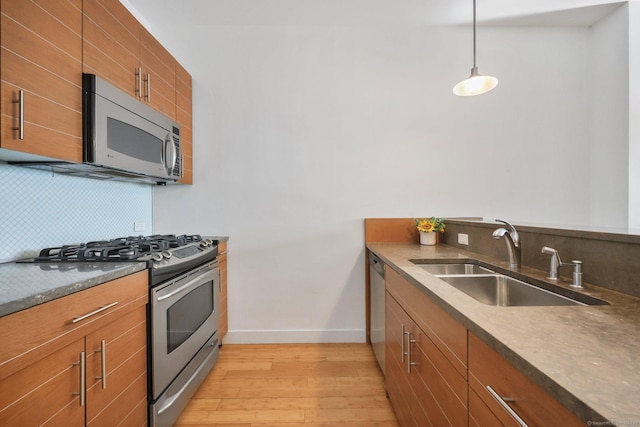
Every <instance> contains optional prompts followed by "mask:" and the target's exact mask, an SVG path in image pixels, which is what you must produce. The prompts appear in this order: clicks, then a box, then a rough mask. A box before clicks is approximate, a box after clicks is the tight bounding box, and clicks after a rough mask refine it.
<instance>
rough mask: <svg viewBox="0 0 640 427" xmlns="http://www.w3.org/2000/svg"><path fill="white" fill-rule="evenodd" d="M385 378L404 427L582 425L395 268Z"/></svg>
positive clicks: (389, 280) (389, 274)
mask: <svg viewBox="0 0 640 427" xmlns="http://www.w3.org/2000/svg"><path fill="white" fill-rule="evenodd" d="M385 288H386V295H385V299H386V300H385V326H386V335H385V357H386V371H385V375H386V377H385V381H386V387H387V392H388V394H389V398H390V400H391V404H392V406H393V408H394V410H395V413H396V416H397V418H398V421H399V423H400V425H401V426H402V427H410V426H414V427H424V426H434V427H440V426H467V425H468V426H470V427H486V426H515V427H517V426H520V427H521V426H560V425H561V426H567V427H572V426H576V427H577V426H584V425H585V423H584V422H582V421H581V420H580V419H579V418H577V417H576V416H575V415H574V414H573V413H571V412H570V411H569V410H568V409H567V408H566V407H565V406H563V405H562V404H561V403H560V402H558V401H557V400H556V399H555V398H553V397H552V396H551V395H549V394H548V393H547V392H545V391H544V390H543V389H541V388H540V387H538V386H537V385H536V384H535V383H534V382H533V381H531V380H530V379H529V378H528V377H527V376H526V375H524V374H523V373H522V372H520V371H519V370H518V369H517V368H515V367H514V366H513V365H512V364H511V363H509V362H508V361H507V360H506V359H505V358H504V357H502V356H501V355H500V354H498V353H497V352H496V351H495V350H493V349H492V348H491V347H489V346H488V345H487V344H485V343H484V341H482V340H481V339H480V338H478V337H477V336H476V335H474V334H473V333H471V332H470V331H468V330H467V329H466V328H465V327H464V326H462V324H460V323H459V322H458V321H456V320H455V319H454V318H453V317H451V316H450V315H449V314H448V313H446V312H444V311H443V310H442V309H441V308H440V307H438V306H437V305H436V304H435V303H433V301H432V300H431V299H430V298H429V297H427V296H426V295H424V294H422V293H421V292H420V291H419V290H418V289H417V288H416V287H415V286H414V285H412V284H411V283H410V282H408V281H407V280H405V279H404V278H403V277H402V276H401V275H400V274H398V273H397V272H396V271H395V270H393V269H392V268H389V267H388V268H387V270H386V282H385Z"/></svg>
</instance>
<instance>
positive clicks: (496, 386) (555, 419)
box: [469, 333, 584, 427]
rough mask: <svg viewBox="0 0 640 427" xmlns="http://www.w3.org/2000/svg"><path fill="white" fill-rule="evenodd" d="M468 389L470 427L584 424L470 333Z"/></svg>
mask: <svg viewBox="0 0 640 427" xmlns="http://www.w3.org/2000/svg"><path fill="white" fill-rule="evenodd" d="M469 388H470V408H469V420H470V421H472V422H470V424H471V425H481V426H483V425H503V426H520V425H529V426H556V425H562V426H568V427H570V426H576V427H577V426H584V422H582V421H581V420H580V419H578V418H577V417H576V416H575V415H573V414H572V413H571V412H570V411H569V410H568V409H567V408H565V407H564V406H563V405H561V404H560V403H559V402H558V401H557V400H555V399H554V398H553V397H551V396H550V395H549V394H547V393H546V392H545V391H544V390H542V389H541V388H540V387H538V386H537V385H536V384H535V383H534V382H533V381H531V380H530V379H529V378H527V377H526V376H525V375H523V374H522V373H521V372H520V371H519V370H518V369H516V368H515V367H514V366H513V365H512V364H511V363H509V362H508V361H507V360H506V359H504V358H503V357H502V356H500V355H499V354H498V353H497V352H496V351H495V350H493V349H492V348H491V347H489V346H488V345H487V344H485V343H484V342H483V341H482V340H480V339H479V338H478V337H477V336H475V335H474V334H472V333H469ZM517 419H519V420H520V421H521V422H522V423H520V422H519V421H517Z"/></svg>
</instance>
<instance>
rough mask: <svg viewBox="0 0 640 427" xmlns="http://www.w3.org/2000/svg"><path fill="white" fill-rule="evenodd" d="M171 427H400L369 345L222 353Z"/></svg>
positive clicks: (238, 348)
mask: <svg viewBox="0 0 640 427" xmlns="http://www.w3.org/2000/svg"><path fill="white" fill-rule="evenodd" d="M175 425H176V426H190V427H205V426H206V427H230V426H233V427H296V426H304V427H329V426H332V427H398V423H397V420H396V418H395V415H394V413H393V409H392V408H391V404H390V402H389V400H388V399H387V398H386V390H385V385H384V378H383V376H382V373H381V371H380V369H379V367H378V366H377V363H376V361H375V356H374V354H373V351H372V350H371V347H370V346H369V345H367V344H259V345H225V346H223V347H222V348H221V352H220V358H219V361H218V363H217V364H216V366H215V367H214V369H213V371H212V372H211V374H210V375H209V376H208V377H207V378H206V379H205V381H204V383H203V384H202V385H201V386H200V388H199V390H198V391H197V392H196V394H195V396H194V398H193V399H192V400H191V402H190V403H189V405H188V406H187V408H186V409H185V411H184V412H183V414H182V416H181V417H180V418H179V419H178V421H177V423H176V424H175Z"/></svg>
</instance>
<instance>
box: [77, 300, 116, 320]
mask: <svg viewBox="0 0 640 427" xmlns="http://www.w3.org/2000/svg"><path fill="white" fill-rule="evenodd" d="M116 305H118V301H115V302H112V303H111V304H107V305H103V306H102V307H100V308H98V309H96V310H93V311H92V312H91V313H87V314H83V315H82V316H78V317H74V318H73V320H72V321H71V323H78V322H81V321H83V320H84V319H86V318H87V317H91V316H94V315H96V314H98V313H100V312H103V311H105V310H108V309H110V308H111V307H113V306H116Z"/></svg>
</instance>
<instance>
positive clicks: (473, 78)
mask: <svg viewBox="0 0 640 427" xmlns="http://www.w3.org/2000/svg"><path fill="white" fill-rule="evenodd" d="M497 85H498V79H496V78H495V77H491V76H483V75H480V74H479V73H478V67H477V66H476V0H473V68H472V69H471V75H470V76H469V77H467V78H466V79H464V80H463V81H461V82H460V83H458V84H457V85H455V86H454V87H453V93H454V94H456V95H458V96H474V95H481V94H483V93H487V92H489V91H490V90H492V89H493V88H494V87H496V86H497Z"/></svg>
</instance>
